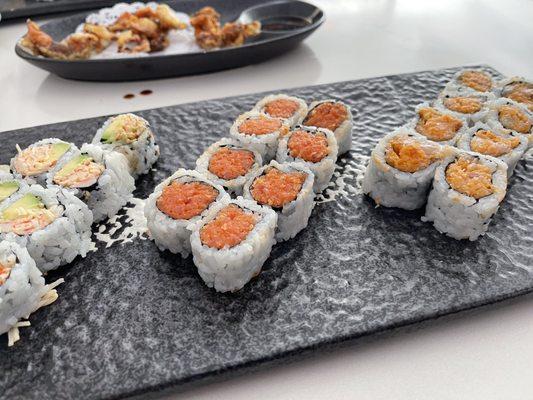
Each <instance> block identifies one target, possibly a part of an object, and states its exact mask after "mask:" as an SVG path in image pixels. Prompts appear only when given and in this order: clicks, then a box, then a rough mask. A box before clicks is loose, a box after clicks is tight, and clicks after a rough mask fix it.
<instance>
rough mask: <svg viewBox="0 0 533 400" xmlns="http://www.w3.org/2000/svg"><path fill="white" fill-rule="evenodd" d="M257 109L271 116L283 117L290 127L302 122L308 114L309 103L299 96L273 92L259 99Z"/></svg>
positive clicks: (255, 108)
mask: <svg viewBox="0 0 533 400" xmlns="http://www.w3.org/2000/svg"><path fill="white" fill-rule="evenodd" d="M254 110H255V111H258V112H260V113H263V114H266V115H268V116H269V117H273V118H281V119H282V120H284V121H285V122H286V123H287V125H289V126H290V127H293V126H296V125H298V124H300V123H301V122H302V121H303V119H304V118H305V116H306V114H307V104H306V103H305V101H303V100H302V99H300V98H298V97H294V96H287V95H285V94H272V95H270V96H266V97H264V98H263V99H261V100H259V101H258V102H257V104H256V105H255V107H254Z"/></svg>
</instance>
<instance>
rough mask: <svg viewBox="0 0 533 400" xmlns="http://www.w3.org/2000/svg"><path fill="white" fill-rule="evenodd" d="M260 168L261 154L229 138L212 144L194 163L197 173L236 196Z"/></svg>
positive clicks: (261, 162) (261, 163)
mask: <svg viewBox="0 0 533 400" xmlns="http://www.w3.org/2000/svg"><path fill="white" fill-rule="evenodd" d="M262 166H263V158H262V157H261V154H259V153H258V152H257V151H253V150H250V149H247V148H246V147H244V146H243V144H242V143H241V142H239V141H238V140H235V139H231V138H224V139H220V140H219V141H218V142H216V143H213V144H212V145H211V146H209V147H208V148H207V150H206V151H204V153H203V154H202V155H201V156H200V158H198V160H197V161H196V170H197V171H198V172H200V173H201V174H202V175H204V176H205V177H206V178H207V179H209V180H210V181H212V182H214V183H216V184H218V185H221V186H223V187H224V188H225V189H226V190H227V191H228V193H234V194H236V195H241V194H242V187H243V186H244V183H245V182H246V181H247V180H248V178H249V177H250V176H251V174H252V173H253V172H254V171H255V170H256V169H258V168H260V167H262Z"/></svg>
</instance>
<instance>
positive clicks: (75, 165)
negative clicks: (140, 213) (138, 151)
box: [47, 144, 135, 222]
mask: <svg viewBox="0 0 533 400" xmlns="http://www.w3.org/2000/svg"><path fill="white" fill-rule="evenodd" d="M47 183H48V185H57V186H60V187H62V188H65V189H68V190H71V191H72V192H73V193H74V194H75V195H76V196H77V197H78V198H80V199H81V200H82V201H84V202H85V203H86V204H87V206H88V207H89V209H90V210H91V211H92V213H93V222H100V221H102V220H103V219H104V218H107V217H112V216H114V215H115V214H116V213H117V212H118V211H119V210H120V209H121V208H122V207H123V206H124V205H126V204H127V203H128V201H129V200H130V199H131V198H132V197H133V194H132V193H133V191H134V190H135V181H134V179H133V177H132V176H131V175H130V173H129V172H128V161H127V160H126V157H125V156H124V155H123V154H121V153H118V152H116V151H108V150H105V149H104V148H103V147H101V146H97V145H93V144H84V145H83V147H82V148H81V150H80V151H77V152H76V153H74V154H73V155H72V157H71V158H69V159H65V160H64V161H63V162H61V163H60V164H58V167H57V168H56V169H55V170H54V171H53V172H52V173H50V174H48V179H47Z"/></svg>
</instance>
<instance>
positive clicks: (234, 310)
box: [0, 68, 533, 399]
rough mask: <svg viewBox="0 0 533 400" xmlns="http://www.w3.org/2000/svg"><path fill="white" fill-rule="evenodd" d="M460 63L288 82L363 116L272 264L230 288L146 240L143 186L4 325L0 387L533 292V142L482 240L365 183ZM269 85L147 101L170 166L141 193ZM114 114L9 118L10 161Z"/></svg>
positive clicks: (66, 394) (45, 382)
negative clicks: (370, 162)
mask: <svg viewBox="0 0 533 400" xmlns="http://www.w3.org/2000/svg"><path fill="white" fill-rule="evenodd" d="M487 70H488V71H490V72H491V73H492V74H494V75H495V76H497V75H498V73H497V72H496V71H494V70H492V69H490V68H487ZM456 71H457V69H447V70H441V71H431V72H420V73H414V74H408V75H400V76H389V77H382V78H374V79H367V80H360V81H352V82H341V83H334V84H327V85H321V86H314V87H306V88H298V89H290V90H286V91H284V92H286V93H290V94H295V95H298V96H301V97H303V98H305V99H306V100H308V101H311V100H313V99H323V98H335V99H340V100H343V101H345V102H347V103H348V104H349V105H350V106H351V107H352V110H353V111H354V116H355V128H354V143H353V151H352V152H351V154H350V155H348V156H346V157H344V158H342V159H341V160H340V161H339V167H338V169H337V173H336V176H335V177H334V183H333V185H332V186H331V187H330V188H329V189H327V191H326V192H325V194H324V195H322V196H320V198H319V204H318V205H317V207H316V208H315V210H314V211H313V214H312V216H311V219H310V226H309V227H308V228H307V229H306V230H305V231H304V232H302V233H301V234H300V235H298V236H297V237H296V238H295V239H293V240H291V241H289V242H286V243H283V244H281V245H277V246H276V247H275V248H274V250H273V253H272V255H271V257H270V258H269V260H268V261H267V262H266V264H265V266H264V269H263V272H262V273H261V275H260V276H259V277H258V279H255V280H254V281H252V282H251V283H250V284H249V285H247V286H246V287H245V288H244V289H243V290H241V291H240V292H238V293H236V294H232V295H230V294H228V295H221V294H217V293H215V292H214V291H213V290H211V289H209V288H207V287H206V286H205V285H204V284H203V282H202V281H201V279H200V278H199V277H198V275H197V273H196V272H195V268H194V265H193V263H192V261H191V258H188V259H181V258H180V257H179V256H173V255H171V254H170V253H162V252H159V251H157V249H156V247H155V246H154V245H153V243H151V242H150V241H149V240H146V234H145V233H143V232H142V229H140V230H139V229H138V228H139V226H141V227H142V221H141V220H142V218H139V215H138V213H137V212H136V211H139V210H140V208H141V207H142V201H141V200H137V201H136V202H135V204H132V205H131V206H130V210H129V214H128V215H130V218H129V222H128V217H127V216H122V217H120V218H118V219H117V220H113V221H110V222H107V223H105V224H103V225H102V226H100V227H96V228H95V232H96V233H98V234H97V235H95V238H94V240H95V244H96V246H97V250H96V251H94V252H91V253H89V255H88V256H87V258H85V259H77V260H75V262H74V263H72V264H71V265H69V266H66V267H63V268H61V269H59V270H58V271H56V272H54V273H52V274H50V276H49V277H48V280H49V281H51V280H53V279H56V278H58V277H64V278H65V281H66V282H65V283H64V284H63V285H62V286H60V287H59V293H60V298H59V300H58V301H57V302H56V303H55V304H53V305H52V306H50V307H46V308H45V309H42V310H40V311H39V312H37V313H36V314H34V315H33V316H32V317H31V319H30V320H31V322H32V326H31V327H30V328H25V329H23V330H21V341H20V342H18V343H17V344H16V345H15V346H14V347H12V348H8V347H7V344H6V341H7V340H6V338H5V336H4V337H2V338H1V341H0V371H2V372H1V374H0V398H10V399H14V398H30V399H43V398H55V399H86V398H87V399H101V398H117V397H126V396H133V395H143V394H147V393H157V392H160V391H161V390H164V389H167V388H178V389H179V388H180V387H183V386H184V385H188V384H191V383H196V384H198V383H201V382H203V381H205V380H206V379H212V378H214V377H218V376H222V374H227V375H228V376H229V374H230V373H235V372H241V371H246V370H247V369H249V368H257V367H260V366H261V365H264V364H267V363H272V362H281V361H283V360H285V359H287V357H289V356H294V355H297V354H300V353H302V352H305V351H307V350H310V349H316V348H320V347H324V346H331V345H336V344H340V343H343V342H347V341H350V340H356V339H357V338H360V337H363V336H369V335H371V334H375V333H378V332H383V331H387V330H390V329H393V328H396V327H400V326H405V325H409V324H413V323H416V322H421V321H425V320H428V319H431V318H435V317H438V316H441V315H445V314H449V313H452V312H457V311H460V310H466V309H470V308H474V307H478V306H481V305H484V304H488V303H493V302H496V301H500V300H503V299H506V298H509V297H513V296H517V295H520V294H524V293H527V292H529V291H531V290H532V289H533V204H532V203H531V198H533V168H532V164H531V156H530V158H529V159H526V160H523V161H521V162H520V163H519V165H518V167H517V169H516V172H515V175H514V176H513V177H512V179H511V181H510V187H509V191H508V194H507V197H506V199H505V200H504V202H503V205H502V207H501V208H500V210H499V212H498V214H497V215H496V217H495V218H494V220H493V222H492V225H491V227H490V229H489V233H488V234H487V235H486V236H485V237H483V238H481V239H480V240H478V241H477V242H474V243H472V242H465V241H461V242H459V241H455V240H453V239H448V238H446V237H444V236H442V235H440V234H439V233H438V232H437V231H436V230H434V229H433V228H432V226H431V225H429V224H424V223H422V222H421V221H420V216H421V211H417V212H404V211H399V210H396V209H386V208H375V206H374V203H373V202H372V201H371V200H369V199H367V198H365V197H364V196H362V195H361V193H360V181H361V177H362V172H363V171H364V166H365V163H366V160H367V159H368V155H369V154H370V150H371V148H372V147H373V146H374V144H375V143H376V142H377V140H378V139H379V138H380V137H381V136H383V135H384V134H386V133H387V132H389V131H390V130H391V129H393V128H394V127H396V126H398V125H400V124H402V123H404V122H406V121H407V120H408V119H409V118H410V117H411V116H412V114H413V110H414V106H415V105H416V104H417V103H419V102H422V101H425V100H431V99H433V98H435V96H436V95H437V93H438V92H439V90H440V89H441V88H442V87H443V86H444V84H445V83H446V81H447V80H448V79H450V77H451V76H452V75H453V73H454V72H456ZM262 96H263V94H253V95H246V96H239V97H233V98H227V99H219V100H211V101H204V102H199V103H194V104H184V105H179V106H173V107H165V108H160V109H154V110H147V111H143V112H140V113H139V114H140V115H142V116H143V117H145V118H147V119H148V120H149V121H150V122H151V124H152V125H153V128H154V130H155V132H156V133H157V135H158V139H159V143H160V145H161V150H162V152H161V158H160V161H159V163H158V164H157V165H156V170H154V171H152V173H150V174H149V175H148V176H145V177H142V178H141V179H140V180H139V181H138V189H137V192H136V197H137V198H138V199H144V198H146V197H147V195H148V194H149V193H150V192H151V191H152V189H153V188H154V186H155V184H156V183H158V182H159V181H161V180H162V179H163V178H165V177H166V176H168V175H169V174H171V173H172V172H173V171H174V170H175V169H176V168H178V167H188V168H192V167H193V166H194V162H195V160H196V158H197V157H198V156H199V155H200V154H201V153H202V151H203V149H204V148H205V147H207V146H208V145H209V144H210V143H211V142H213V141H215V140H216V139H218V138H219V137H221V136H224V135H226V133H227V132H228V129H229V126H230V124H231V122H232V120H233V119H234V118H235V117H237V115H238V114H239V113H241V112H244V111H246V110H247V109H249V108H250V107H251V106H252V105H253V104H254V102H255V101H257V99H259V98H260V97H262ZM103 121H104V118H94V119H88V120H81V121H75V122H66V123H60V124H54V125H48V126H41V127H34V128H28V129H21V130H18V131H13V132H6V133H3V134H2V139H3V143H2V146H1V147H0V162H1V163H7V162H8V160H9V158H10V157H11V156H12V154H13V152H14V151H15V144H16V143H18V144H20V145H21V146H22V147H24V146H26V145H28V144H30V143H31V142H34V141H36V140H38V139H41V138H44V137H53V136H57V137H59V138H62V139H66V140H71V141H74V142H76V143H77V144H81V143H82V142H83V141H88V140H90V138H91V136H92V135H93V134H94V132H95V131H96V129H97V127H98V126H99V125H100V124H101V123H102V122H103ZM140 221H141V222H140ZM110 238H114V239H116V240H115V241H114V242H113V241H112V240H111V241H110V240H109V239H110ZM102 240H104V241H102ZM107 245H109V247H108V248H105V247H106V246H107Z"/></svg>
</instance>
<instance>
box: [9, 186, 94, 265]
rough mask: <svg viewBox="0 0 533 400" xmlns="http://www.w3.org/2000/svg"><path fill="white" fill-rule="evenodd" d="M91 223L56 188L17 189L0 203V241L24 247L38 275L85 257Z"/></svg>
mask: <svg viewBox="0 0 533 400" xmlns="http://www.w3.org/2000/svg"><path fill="white" fill-rule="evenodd" d="M92 221H93V216H92V213H91V211H90V210H89V209H88V208H87V206H86V205H85V203H83V202H82V201H81V200H80V199H78V198H77V197H76V196H74V195H73V194H72V193H70V192H69V191H66V190H61V189H59V188H57V187H49V188H46V189H45V188H43V187H42V186H40V185H31V186H28V187H25V188H22V187H21V188H20V189H19V190H18V192H17V193H15V194H13V195H12V196H11V197H9V198H8V199H7V200H5V201H3V202H2V203H0V239H1V240H11V241H14V242H16V243H17V244H19V245H20V246H23V247H26V248H27V249H28V252H29V253H30V256H31V257H32V258H33V259H34V261H35V263H36V264H37V267H38V268H39V269H40V270H41V271H42V272H46V271H50V270H52V269H55V268H57V267H59V266H60V265H64V264H68V263H70V262H71V261H72V260H74V258H75V257H76V256H77V255H78V254H79V255H81V256H82V257H85V255H86V254H87V251H88V250H89V248H90V247H91V224H92Z"/></svg>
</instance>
